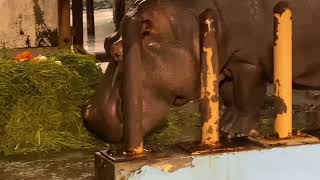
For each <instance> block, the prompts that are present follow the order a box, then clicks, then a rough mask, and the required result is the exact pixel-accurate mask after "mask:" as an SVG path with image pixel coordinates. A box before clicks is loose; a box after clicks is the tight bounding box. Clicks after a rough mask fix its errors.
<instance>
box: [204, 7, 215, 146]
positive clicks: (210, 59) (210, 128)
mask: <svg viewBox="0 0 320 180" xmlns="http://www.w3.org/2000/svg"><path fill="white" fill-rule="evenodd" d="M200 40H201V44H200V48H201V49H200V50H201V101H200V111H201V120H202V145H205V146H211V147H213V146H218V145H219V85H218V83H219V82H218V48H217V41H216V26H215V18H214V14H213V12H212V11H210V10H208V11H206V12H205V13H204V14H203V15H202V16H201V17H200Z"/></svg>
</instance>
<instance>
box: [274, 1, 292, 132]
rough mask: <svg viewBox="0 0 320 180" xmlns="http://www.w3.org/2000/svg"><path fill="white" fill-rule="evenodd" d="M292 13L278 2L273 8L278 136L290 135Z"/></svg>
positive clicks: (285, 4)
mask: <svg viewBox="0 0 320 180" xmlns="http://www.w3.org/2000/svg"><path fill="white" fill-rule="evenodd" d="M291 17H292V13H291V10H290V9H289V5H288V4H287V3H285V2H280V3H278V4H277V5H276V6H275V9H274V24H275V27H274V33H275V35H274V36H275V43H274V85H275V108H276V113H277V116H276V120H275V131H276V132H277V133H278V135H279V137H280V138H289V137H291V136H292V19H291Z"/></svg>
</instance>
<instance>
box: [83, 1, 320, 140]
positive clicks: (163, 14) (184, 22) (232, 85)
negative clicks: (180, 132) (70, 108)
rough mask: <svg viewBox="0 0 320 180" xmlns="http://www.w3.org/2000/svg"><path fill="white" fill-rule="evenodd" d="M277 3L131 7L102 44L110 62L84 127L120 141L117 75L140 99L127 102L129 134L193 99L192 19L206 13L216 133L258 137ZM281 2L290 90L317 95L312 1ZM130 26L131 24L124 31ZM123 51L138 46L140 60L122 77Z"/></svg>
mask: <svg viewBox="0 0 320 180" xmlns="http://www.w3.org/2000/svg"><path fill="white" fill-rule="evenodd" d="M119 1H123V0H119ZM279 2H280V1H279V0H274V1H270V0H241V1H235V0H138V1H136V2H135V3H133V4H132V6H131V9H130V10H129V11H128V12H126V13H125V14H124V13H123V17H122V21H121V24H119V28H118V31H117V32H116V33H115V34H113V35H112V36H109V37H107V38H106V41H105V49H106V51H107V52H108V53H110V54H111V55H112V56H113V60H112V61H111V62H110V64H109V67H108V68H107V71H106V73H105V79H104V81H103V82H102V84H101V87H100V88H99V89H98V91H97V93H96V96H95V97H94V98H93V99H92V100H91V103H90V105H89V106H88V108H87V111H86V122H87V123H88V125H89V127H91V128H92V129H93V130H94V131H95V132H96V133H97V134H98V135H100V136H101V137H102V138H103V139H104V140H106V141H112V142H114V141H121V140H122V138H123V137H124V135H125V134H126V133H127V132H126V130H124V126H125V125H124V124H125V123H124V122H125V121H124V119H125V118H124V116H125V115H124V111H123V106H124V103H123V97H124V94H123V92H124V91H125V90H124V89H125V88H126V86H125V85H124V83H123V77H124V74H125V73H126V74H127V75H126V77H131V78H130V79H131V81H132V82H131V83H136V81H137V83H140V85H141V89H140V91H139V92H140V93H141V95H140V96H139V97H135V98H136V99H137V98H140V100H141V102H142V108H141V110H142V116H140V117H141V121H142V127H141V128H140V130H141V131H140V132H136V133H142V134H143V135H146V134H148V133H150V132H152V131H153V130H154V129H156V128H158V127H159V126H161V125H163V124H164V122H165V120H166V117H167V115H168V113H169V108H170V106H172V105H174V106H181V105H183V104H185V103H187V102H189V101H191V100H197V99H198V98H199V96H200V45H199V16H200V15H201V14H202V13H203V12H204V11H206V10H207V9H211V10H212V11H213V12H214V13H215V18H216V19H215V21H216V24H217V25H216V29H217V34H216V36H217V44H218V51H219V53H218V54H219V58H218V59H219V69H218V71H219V88H220V90H219V91H220V98H221V100H222V102H223V105H224V106H225V107H226V108H225V111H224V113H223V115H222V117H221V121H220V129H221V130H222V131H223V132H225V133H227V134H229V135H231V136H233V137H234V136H237V135H242V136H249V135H251V133H253V132H255V133H257V132H258V133H259V122H260V120H259V118H260V109H261V107H262V105H263V101H264V97H265V93H266V85H267V83H268V82H272V81H273V66H274V65H273V47H274V30H273V29H274V16H273V11H274V6H275V5H276V4H277V3H279ZM287 2H288V4H289V5H290V7H291V9H292V12H293V87H294V88H303V89H320V70H319V68H320V51H319V49H320V35H319V32H320V20H319V19H320V1H317V0H304V1H301V0H288V1H287ZM118 4H121V3H118ZM123 4H124V3H123ZM117 16H119V14H118V15H117ZM135 23H136V24H139V25H137V26H135V28H130V27H131V25H134V24H135ZM128 24H130V26H129V25H128ZM124 35H125V36H126V37H125V38H124ZM133 39H134V41H133ZM136 41H137V43H136ZM132 44H134V45H132ZM130 45H132V46H134V47H136V48H138V49H137V50H138V51H139V52H138V53H139V54H140V56H141V62H140V63H138V64H137V65H136V66H135V67H136V70H135V71H130V72H126V71H124V68H123V61H124V59H125V58H128V59H129V60H131V61H135V59H134V58H131V59H130V57H137V56H136V54H135V53H137V52H134V51H127V52H125V48H126V47H128V46H130ZM132 63H133V65H134V62H132ZM128 74H129V76H128ZM138 75H139V79H138V80H136V79H135V77H138ZM138 81H139V82H138ZM127 92H128V93H129V94H130V91H128V90H127ZM132 107H134V106H132ZM132 112H135V111H134V110H133V111H132ZM133 114H134V113H133ZM131 133H132V132H131Z"/></svg>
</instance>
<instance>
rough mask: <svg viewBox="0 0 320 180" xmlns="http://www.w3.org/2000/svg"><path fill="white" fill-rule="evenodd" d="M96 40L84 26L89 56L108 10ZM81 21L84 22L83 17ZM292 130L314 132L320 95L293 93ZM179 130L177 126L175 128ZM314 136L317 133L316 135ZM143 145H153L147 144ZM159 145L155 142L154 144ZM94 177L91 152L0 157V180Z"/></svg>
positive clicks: (265, 118)
mask: <svg viewBox="0 0 320 180" xmlns="http://www.w3.org/2000/svg"><path fill="white" fill-rule="evenodd" d="M95 13H96V15H95V22H96V36H95V37H89V38H88V37H87V34H86V22H84V24H85V25H84V27H85V28H84V30H85V31H84V36H85V37H84V39H85V48H86V49H87V50H88V51H89V52H98V51H104V49H103V42H104V39H105V37H106V35H107V34H110V33H112V32H113V31H114V26H113V23H112V10H111V9H108V10H106V9H102V10H96V11H95ZM84 20H86V17H85V13H84ZM272 92H273V89H272V86H269V88H268V95H269V97H268V98H267V99H266V104H265V107H264V109H263V111H262V112H261V114H262V118H261V126H262V129H263V131H264V132H265V133H270V134H271V133H272V132H273V121H274V116H275V113H274V112H275V110H274V107H273V105H272V103H270V102H271V100H270V99H271V97H270V96H271V95H272ZM293 100H294V105H293V111H294V116H293V117H294V121H293V122H294V128H295V129H296V130H304V129H305V128H307V129H317V128H319V127H320V123H319V121H318V120H319V119H320V92H319V91H294V96H293ZM175 110H183V111H188V112H192V113H196V112H198V111H199V104H198V103H197V102H191V103H189V104H187V105H185V106H183V107H179V108H175V109H174V110H172V111H175ZM179 127H180V126H179ZM181 127H182V128H183V133H181V134H178V135H174V137H173V140H171V141H174V142H186V141H199V139H200V134H201V133H200V129H201V127H200V126H199V125H194V124H192V123H190V124H185V125H181ZM317 133H318V132H317ZM147 143H155V142H154V141H147ZM156 143H157V144H158V143H161V142H160V141H159V142H156ZM93 176H94V156H93V152H65V153H55V154H49V155H41V156H40V155H34V156H33V155H32V156H20V157H11V158H3V157H2V158H1V157H0V180H2V179H92V177H93Z"/></svg>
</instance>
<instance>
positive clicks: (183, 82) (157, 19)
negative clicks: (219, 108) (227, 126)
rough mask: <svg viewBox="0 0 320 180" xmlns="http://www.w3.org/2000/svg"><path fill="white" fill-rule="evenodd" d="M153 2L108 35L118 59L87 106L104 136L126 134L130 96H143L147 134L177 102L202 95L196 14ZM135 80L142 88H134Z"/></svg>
mask: <svg viewBox="0 0 320 180" xmlns="http://www.w3.org/2000/svg"><path fill="white" fill-rule="evenodd" d="M156 2H157V1H154V2H153V1H152V3H156ZM152 3H150V2H145V3H143V4H141V3H140V4H139V3H137V4H135V5H134V6H133V8H132V9H131V10H130V11H129V12H128V13H127V15H126V16H125V17H124V19H123V21H122V25H121V28H120V30H119V32H118V33H117V34H115V35H114V36H112V37H110V38H107V39H106V43H105V45H106V47H105V48H106V51H108V52H110V54H111V55H112V56H113V61H111V62H110V64H109V66H108V68H107V70H106V73H105V79H104V81H103V83H102V84H101V86H100V88H99V89H98V91H97V93H96V96H95V97H94V98H93V99H92V101H91V104H90V105H89V107H88V109H87V111H86V121H87V123H88V125H89V127H91V128H92V129H93V130H94V131H95V132H96V133H97V134H98V135H100V136H102V138H103V139H104V140H107V141H119V140H121V139H122V137H123V132H124V131H123V128H124V124H123V122H124V112H123V106H124V104H125V103H124V101H123V99H124V96H126V97H127V98H128V99H129V101H130V98H132V99H133V101H135V100H137V98H140V100H141V101H142V124H143V134H144V135H145V134H147V133H149V132H150V131H151V130H153V129H155V128H156V127H158V126H160V125H161V124H163V122H164V120H165V118H166V116H167V115H168V112H169V108H170V106H171V105H182V104H184V103H186V102H188V101H189V100H192V99H195V98H197V97H198V95H199V84H200V82H199V81H200V72H199V71H200V66H199V38H198V36H199V35H198V33H199V31H198V24H197V18H196V16H194V15H193V14H192V13H190V12H187V11H184V10H183V9H182V8H179V7H174V6H170V5H168V4H157V5H155V4H152ZM167 3H170V2H167ZM154 7H157V8H154ZM185 21H188V23H185ZM126 62H129V63H127V65H126ZM128 64H130V65H128ZM135 84H138V85H139V89H138V91H137V89H134V90H132V89H130V87H132V86H135ZM137 94H139V96H138V97H137ZM138 101H139V100H138ZM126 103H127V102H126ZM131 108H132V107H131ZM132 111H133V112H134V111H135V110H134V109H133V110H132Z"/></svg>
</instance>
